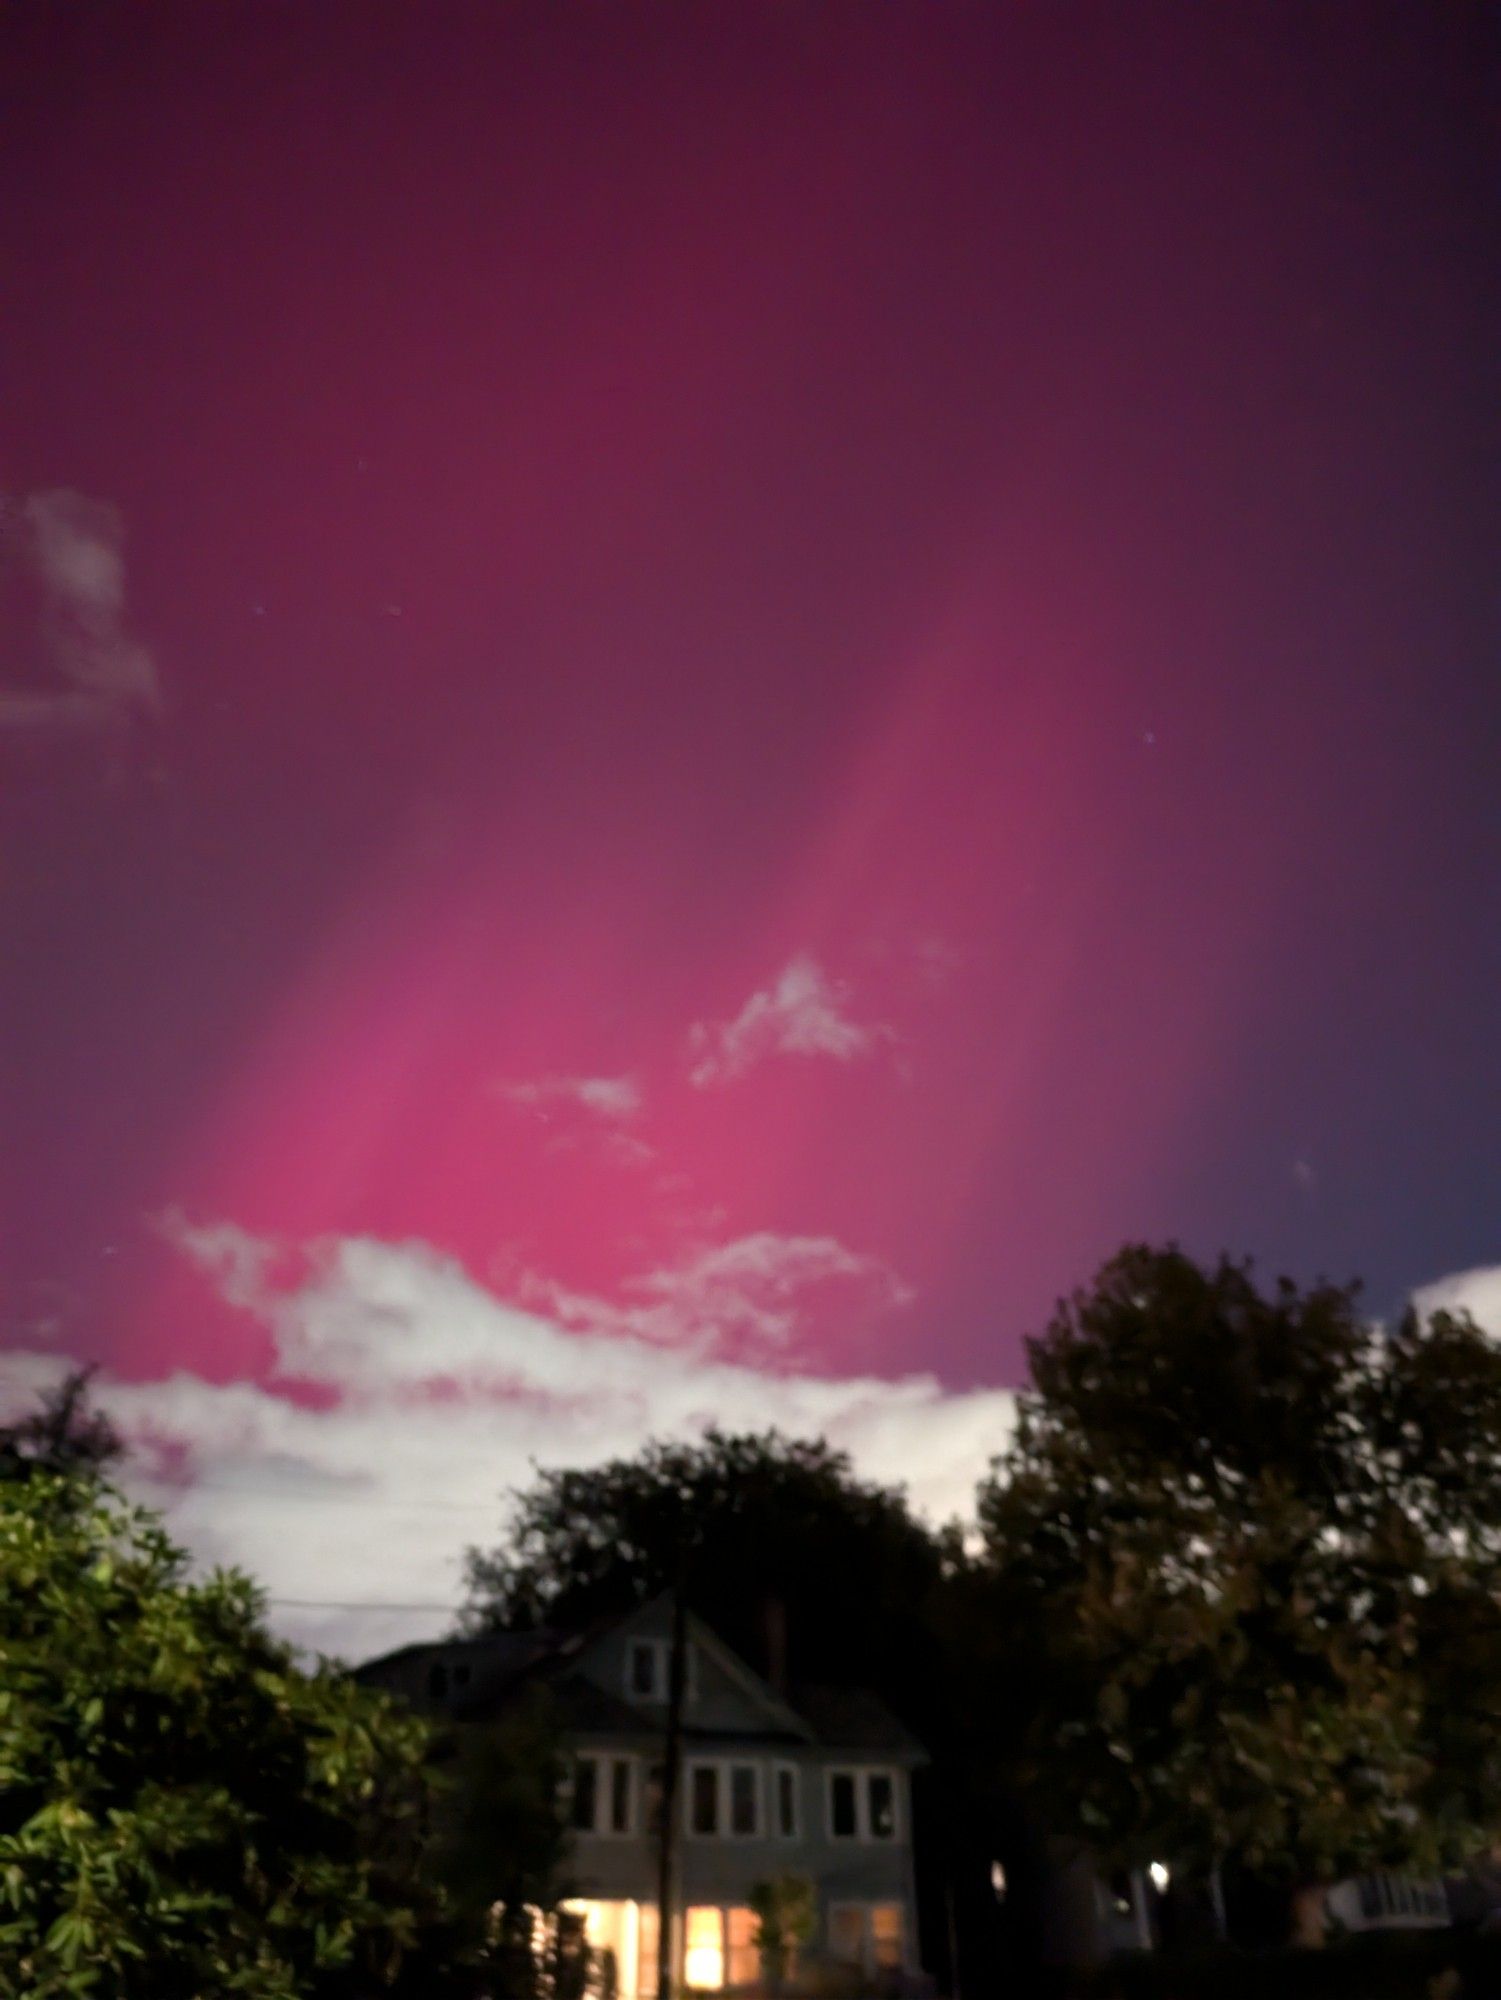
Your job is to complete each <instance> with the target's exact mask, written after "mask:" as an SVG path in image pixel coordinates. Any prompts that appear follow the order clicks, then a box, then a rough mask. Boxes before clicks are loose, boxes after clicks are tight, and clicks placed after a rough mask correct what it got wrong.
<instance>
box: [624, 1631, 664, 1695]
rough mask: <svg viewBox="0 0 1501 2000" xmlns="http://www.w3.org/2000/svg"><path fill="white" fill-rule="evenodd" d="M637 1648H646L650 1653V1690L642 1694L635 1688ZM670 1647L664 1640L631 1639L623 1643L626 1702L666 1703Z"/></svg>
mask: <svg viewBox="0 0 1501 2000" xmlns="http://www.w3.org/2000/svg"><path fill="white" fill-rule="evenodd" d="M638 1648H648V1649H649V1650H650V1652H651V1660H652V1669H651V1690H650V1692H649V1693H647V1694H642V1692H641V1690H640V1689H639V1688H638V1687H637V1686H636V1677H635V1665H636V1652H637V1649H638ZM671 1651H672V1649H671V1646H670V1645H669V1643H668V1641H667V1640H666V1639H652V1638H632V1639H627V1640H626V1642H625V1693H626V1699H627V1700H628V1701H666V1699H667V1681H668V1675H669V1674H670V1672H671V1667H672V1662H671V1658H670V1654H671Z"/></svg>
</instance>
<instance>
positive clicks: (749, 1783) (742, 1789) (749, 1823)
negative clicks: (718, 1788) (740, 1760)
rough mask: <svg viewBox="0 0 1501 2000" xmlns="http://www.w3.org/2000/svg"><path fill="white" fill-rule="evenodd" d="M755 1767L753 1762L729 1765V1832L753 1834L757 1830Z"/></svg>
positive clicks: (758, 1817)
mask: <svg viewBox="0 0 1501 2000" xmlns="http://www.w3.org/2000/svg"><path fill="white" fill-rule="evenodd" d="M756 1790H757V1787H756V1767H755V1765H754V1764H732V1765H731V1766H730V1832H731V1833H736V1834H741V1835H745V1834H753V1833H755V1832H756V1831H757V1830H758V1826H757V1822H758V1821H759V1819H760V1814H759V1813H758V1812H757V1810H756V1806H757V1798H756Z"/></svg>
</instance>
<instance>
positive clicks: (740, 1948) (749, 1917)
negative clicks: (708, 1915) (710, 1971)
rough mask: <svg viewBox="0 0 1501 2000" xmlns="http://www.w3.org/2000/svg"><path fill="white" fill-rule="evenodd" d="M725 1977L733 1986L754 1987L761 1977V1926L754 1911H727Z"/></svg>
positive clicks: (725, 1914) (725, 1915)
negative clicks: (759, 1932) (727, 1942)
mask: <svg viewBox="0 0 1501 2000" xmlns="http://www.w3.org/2000/svg"><path fill="white" fill-rule="evenodd" d="M724 1917H725V1935H726V1937H727V1938H728V1940H729V1948H728V1950H727V1951H726V1953H725V1977H726V1979H727V1980H728V1982H729V1984H730V1985H731V1986H754V1985H755V1984H756V1983H757V1982H758V1981H759V1979H760V1977H761V1953H760V1950H759V1949H758V1947H757V1944H756V1933H757V1932H758V1931H759V1929H760V1925H759V1923H758V1922H757V1920H756V1913H755V1911H754V1910H726V1911H725V1913H724Z"/></svg>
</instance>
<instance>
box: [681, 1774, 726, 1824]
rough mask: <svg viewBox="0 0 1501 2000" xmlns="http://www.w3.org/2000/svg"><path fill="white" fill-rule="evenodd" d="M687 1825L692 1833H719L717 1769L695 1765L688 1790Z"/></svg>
mask: <svg viewBox="0 0 1501 2000" xmlns="http://www.w3.org/2000/svg"><path fill="white" fill-rule="evenodd" d="M688 1824H689V1826H690V1827H691V1828H692V1830H693V1832H694V1833H703V1834H710V1833H718V1831H719V1768H718V1766H717V1765H715V1764H695V1765H694V1767H693V1777H692V1784H691V1786H690V1789H689V1800H688Z"/></svg>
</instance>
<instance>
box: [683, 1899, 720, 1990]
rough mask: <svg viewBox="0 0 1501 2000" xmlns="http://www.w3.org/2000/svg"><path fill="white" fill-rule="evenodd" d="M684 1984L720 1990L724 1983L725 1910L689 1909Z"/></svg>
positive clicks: (699, 1988) (684, 1942) (684, 1943)
mask: <svg viewBox="0 0 1501 2000" xmlns="http://www.w3.org/2000/svg"><path fill="white" fill-rule="evenodd" d="M683 1983H684V1985H685V1986H693V1987H697V1988H698V1990H699V1991H700V1992H716V1993H717V1992H718V1990H719V1988H720V1987H721V1986H723V1985H724V1913H723V1912H722V1911H721V1910H715V1909H690V1910H689V1911H688V1916H687V1923H686V1925H685V1928H684V1939H683Z"/></svg>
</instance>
